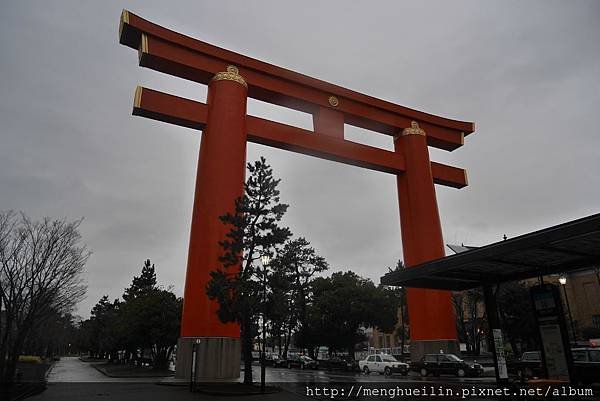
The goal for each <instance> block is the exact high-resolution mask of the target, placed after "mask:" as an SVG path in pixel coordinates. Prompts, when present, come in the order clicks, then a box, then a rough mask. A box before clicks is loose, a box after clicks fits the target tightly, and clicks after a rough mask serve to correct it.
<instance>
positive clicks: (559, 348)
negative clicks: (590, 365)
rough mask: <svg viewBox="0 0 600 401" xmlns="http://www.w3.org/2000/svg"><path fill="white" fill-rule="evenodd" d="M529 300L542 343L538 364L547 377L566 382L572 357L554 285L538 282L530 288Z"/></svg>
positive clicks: (556, 289) (570, 372)
mask: <svg viewBox="0 0 600 401" xmlns="http://www.w3.org/2000/svg"><path fill="white" fill-rule="evenodd" d="M531 300H532V302H533V308H534V313H535V319H536V322H537V325H538V328H539V334H540V340H541V343H542V347H541V354H542V364H543V368H544V371H545V373H546V376H547V378H548V379H556V380H564V381H570V380H571V377H572V372H573V369H572V361H573V359H572V357H571V348H570V346H569V337H568V335H567V330H566V325H565V316H564V313H563V309H562V303H561V301H560V294H559V292H558V288H557V287H556V286H555V285H552V284H541V285H538V286H535V287H532V288H531Z"/></svg>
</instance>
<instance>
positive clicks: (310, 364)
mask: <svg viewBox="0 0 600 401" xmlns="http://www.w3.org/2000/svg"><path fill="white" fill-rule="evenodd" d="M285 366H287V368H288V369H292V368H298V369H317V367H318V365H317V361H315V360H314V359H312V358H311V357H309V356H306V355H288V359H287V361H285Z"/></svg>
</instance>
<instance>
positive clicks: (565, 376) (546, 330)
mask: <svg viewBox="0 0 600 401" xmlns="http://www.w3.org/2000/svg"><path fill="white" fill-rule="evenodd" d="M540 336H541V337H542V344H543V345H544V355H545V356H546V369H547V370H548V378H550V379H558V380H569V366H568V365H567V357H566V355H565V350H564V347H563V341H562V336H561V332H560V326H559V325H558V322H556V321H554V322H552V321H548V322H545V323H542V322H540Z"/></svg>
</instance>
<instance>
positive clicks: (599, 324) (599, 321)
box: [592, 315, 600, 329]
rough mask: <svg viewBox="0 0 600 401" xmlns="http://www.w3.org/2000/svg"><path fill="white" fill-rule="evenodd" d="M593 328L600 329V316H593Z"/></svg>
mask: <svg viewBox="0 0 600 401" xmlns="http://www.w3.org/2000/svg"><path fill="white" fill-rule="evenodd" d="M592 326H594V327H596V328H598V329H600V315H592Z"/></svg>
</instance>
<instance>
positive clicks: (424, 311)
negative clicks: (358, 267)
mask: <svg viewBox="0 0 600 401" xmlns="http://www.w3.org/2000/svg"><path fill="white" fill-rule="evenodd" d="M394 148H395V151H396V152H397V153H400V154H403V155H404V157H405V158H406V172H405V173H404V174H401V175H398V176H397V185H398V199H399V203H400V222H401V224H400V226H401V232H402V251H403V255H404V263H405V264H406V267H407V268H410V267H411V266H416V265H418V264H420V263H424V262H428V261H430V260H434V259H438V258H443V257H444V256H445V254H444V241H443V238H442V226H441V223H440V214H439V211H438V206H437V201H436V196H435V187H434V185H433V176H432V173H431V167H430V166H431V163H430V160H429V149H428V147H427V134H426V133H425V131H424V130H423V129H421V128H419V125H418V123H416V122H414V121H413V122H412V124H411V127H410V128H406V129H404V130H403V131H402V133H401V135H399V136H397V137H395V138H394ZM451 296H452V295H451V293H450V292H449V291H439V290H426V289H421V288H409V289H408V291H407V302H408V315H409V318H410V338H411V343H410V347H411V351H410V354H411V359H412V360H413V361H416V360H419V359H421V357H422V356H423V355H424V354H427V353H438V352H440V350H442V351H444V352H446V353H448V352H449V353H459V351H460V349H459V345H458V341H457V340H456V338H457V336H456V326H455V321H454V309H453V306H452V299H451Z"/></svg>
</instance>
